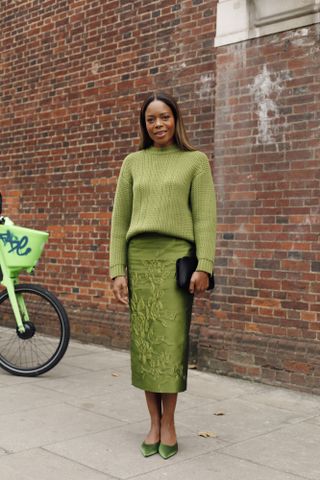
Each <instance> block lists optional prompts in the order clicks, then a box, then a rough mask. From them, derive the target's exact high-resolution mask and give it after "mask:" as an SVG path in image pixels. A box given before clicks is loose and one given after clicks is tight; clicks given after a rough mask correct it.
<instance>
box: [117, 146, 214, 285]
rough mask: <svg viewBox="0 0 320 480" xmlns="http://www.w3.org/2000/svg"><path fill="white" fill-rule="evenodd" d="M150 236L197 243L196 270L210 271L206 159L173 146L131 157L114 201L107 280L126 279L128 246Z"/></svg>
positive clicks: (210, 200)
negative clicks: (143, 236)
mask: <svg viewBox="0 0 320 480" xmlns="http://www.w3.org/2000/svg"><path fill="white" fill-rule="evenodd" d="M146 232H154V233H160V234H163V235H169V236H173V237H178V238H183V239H185V240H189V241H192V242H194V243H195V245H196V254H197V257H198V267H197V270H201V271H205V272H208V273H211V272H212V269H213V260H214V252H215V237H216V202H215V193H214V186H213V181H212V175H211V170H210V165H209V161H208V158H207V156H206V155H205V154H204V153H202V152H199V151H195V152H186V151H182V150H180V149H179V148H178V147H177V146H176V145H171V146H169V147H164V148H155V147H150V148H148V149H146V150H140V151H138V152H135V153H131V154H129V155H128V156H127V157H126V158H125V160H124V162H123V164H122V167H121V171H120V175H119V179H118V184H117V190H116V195H115V200H114V207H113V214H112V227H111V244H110V269H109V270H110V276H111V278H114V277H116V276H119V275H125V274H126V264H127V259H126V258H127V242H128V240H129V239H130V238H132V237H134V236H135V235H138V234H140V233H146Z"/></svg>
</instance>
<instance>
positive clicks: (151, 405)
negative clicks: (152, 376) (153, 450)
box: [144, 392, 161, 444]
mask: <svg viewBox="0 0 320 480" xmlns="http://www.w3.org/2000/svg"><path fill="white" fill-rule="evenodd" d="M145 395H146V401H147V406H148V410H149V413H150V419H151V428H150V432H149V433H148V435H147V436H146V438H145V439H144V441H145V443H147V444H152V443H157V442H159V440H160V424H161V393H154V392H145Z"/></svg>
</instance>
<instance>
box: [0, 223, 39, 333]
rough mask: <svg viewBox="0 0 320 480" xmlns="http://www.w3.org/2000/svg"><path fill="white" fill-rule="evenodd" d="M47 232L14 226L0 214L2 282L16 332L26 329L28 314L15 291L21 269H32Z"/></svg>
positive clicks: (20, 297) (30, 271)
mask: <svg viewBox="0 0 320 480" xmlns="http://www.w3.org/2000/svg"><path fill="white" fill-rule="evenodd" d="M48 236H49V234H48V233H47V232H41V231H39V230H32V229H28V228H23V227H17V226H15V225H14V224H13V222H12V221H11V220H10V219H9V218H8V217H0V268H1V272H2V279H1V284H2V285H3V286H4V287H6V289H7V291H8V295H9V300H10V303H11V306H12V309H13V313H14V316H15V319H16V323H17V329H18V331H19V333H21V334H23V333H25V327H24V323H25V322H27V321H29V315H28V312H27V308H26V306H25V302H24V299H23V297H22V295H21V294H16V293H15V286H16V285H17V284H18V282H19V274H20V273H21V272H22V271H26V272H27V273H32V271H33V270H34V268H35V266H36V264H37V262H38V260H39V258H40V256H41V254H42V250H43V247H44V245H45V243H46V241H47V239H48Z"/></svg>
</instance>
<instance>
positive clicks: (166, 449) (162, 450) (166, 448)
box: [158, 443, 178, 460]
mask: <svg viewBox="0 0 320 480" xmlns="http://www.w3.org/2000/svg"><path fill="white" fill-rule="evenodd" d="M158 451H159V455H160V456H161V457H162V458H164V459H165V460H167V458H170V457H173V455H175V454H176V453H177V452H178V444H177V443H175V444H174V445H164V444H163V443H160V445H159V450H158Z"/></svg>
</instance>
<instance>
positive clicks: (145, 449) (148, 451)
mask: <svg viewBox="0 0 320 480" xmlns="http://www.w3.org/2000/svg"><path fill="white" fill-rule="evenodd" d="M159 444H160V442H157V443H145V442H142V444H141V446H140V452H141V453H142V455H143V456H144V457H150V456H151V455H155V454H156V453H158V449H159Z"/></svg>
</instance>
